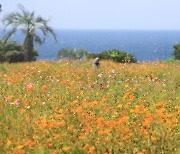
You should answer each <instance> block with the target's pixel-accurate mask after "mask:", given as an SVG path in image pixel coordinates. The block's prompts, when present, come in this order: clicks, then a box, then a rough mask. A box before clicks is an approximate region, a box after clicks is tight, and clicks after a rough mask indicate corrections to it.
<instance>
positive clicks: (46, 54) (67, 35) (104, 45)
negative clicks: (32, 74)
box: [14, 30, 180, 61]
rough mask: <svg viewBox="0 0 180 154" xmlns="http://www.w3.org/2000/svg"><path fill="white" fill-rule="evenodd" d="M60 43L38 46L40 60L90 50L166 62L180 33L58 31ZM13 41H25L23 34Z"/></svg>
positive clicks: (179, 38) (47, 41)
mask: <svg viewBox="0 0 180 154" xmlns="http://www.w3.org/2000/svg"><path fill="white" fill-rule="evenodd" d="M56 34H57V38H58V43H55V41H54V40H53V37H51V36H49V37H48V38H47V40H46V41H45V43H44V44H42V45H38V44H35V47H36V48H37V49H38V51H39V57H38V59H39V60H41V59H50V60H57V58H56V55H57V53H58V51H59V50H60V49H62V48H73V49H74V48H76V49H87V50H89V51H90V52H101V51H104V50H109V49H119V50H125V51H127V52H129V53H131V54H133V55H134V56H135V57H136V58H137V59H138V60H139V61H153V60H164V59H168V58H172V56H171V54H172V52H173V50H174V49H173V45H174V44H176V43H180V31H158V30H154V31H153V30H151V31H150V30H149V31H145V30H56ZM14 39H16V40H18V41H19V42H22V41H23V37H22V35H20V34H16V35H15V36H14Z"/></svg>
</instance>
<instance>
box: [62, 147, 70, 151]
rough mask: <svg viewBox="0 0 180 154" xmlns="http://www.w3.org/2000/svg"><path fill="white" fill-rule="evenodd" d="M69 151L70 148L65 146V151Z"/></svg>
mask: <svg viewBox="0 0 180 154" xmlns="http://www.w3.org/2000/svg"><path fill="white" fill-rule="evenodd" d="M69 149H70V147H69V146H64V147H63V148H62V150H63V151H68V150H69Z"/></svg>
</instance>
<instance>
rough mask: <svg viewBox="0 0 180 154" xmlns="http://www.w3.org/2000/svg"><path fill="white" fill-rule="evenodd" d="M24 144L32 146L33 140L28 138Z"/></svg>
mask: <svg viewBox="0 0 180 154" xmlns="http://www.w3.org/2000/svg"><path fill="white" fill-rule="evenodd" d="M26 145H27V146H29V147H33V146H34V145H35V142H34V141H32V140H28V141H27V142H26Z"/></svg>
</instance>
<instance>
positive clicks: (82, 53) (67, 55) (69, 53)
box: [57, 48, 89, 59]
mask: <svg viewBox="0 0 180 154" xmlns="http://www.w3.org/2000/svg"><path fill="white" fill-rule="evenodd" d="M88 55H89V52H88V51H87V50H85V49H69V48H63V49H61V50H60V51H59V52H58V54H57V57H58V59H85V58H87V56H88Z"/></svg>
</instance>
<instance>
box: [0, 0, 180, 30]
mask: <svg viewBox="0 0 180 154" xmlns="http://www.w3.org/2000/svg"><path fill="white" fill-rule="evenodd" d="M0 4H1V5H2V12H1V13H0V19H2V17H3V16H4V15H5V14H8V13H10V12H13V11H17V10H18V8H17V6H18V4H22V5H24V7H25V8H26V9H27V10H29V11H35V13H36V15H40V16H42V17H44V18H46V19H49V20H50V21H49V25H50V26H52V27H53V28H55V29H102V30H104V29H108V30H124V29H126V30H180V17H179V16H180V9H179V6H180V0H0Z"/></svg>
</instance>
